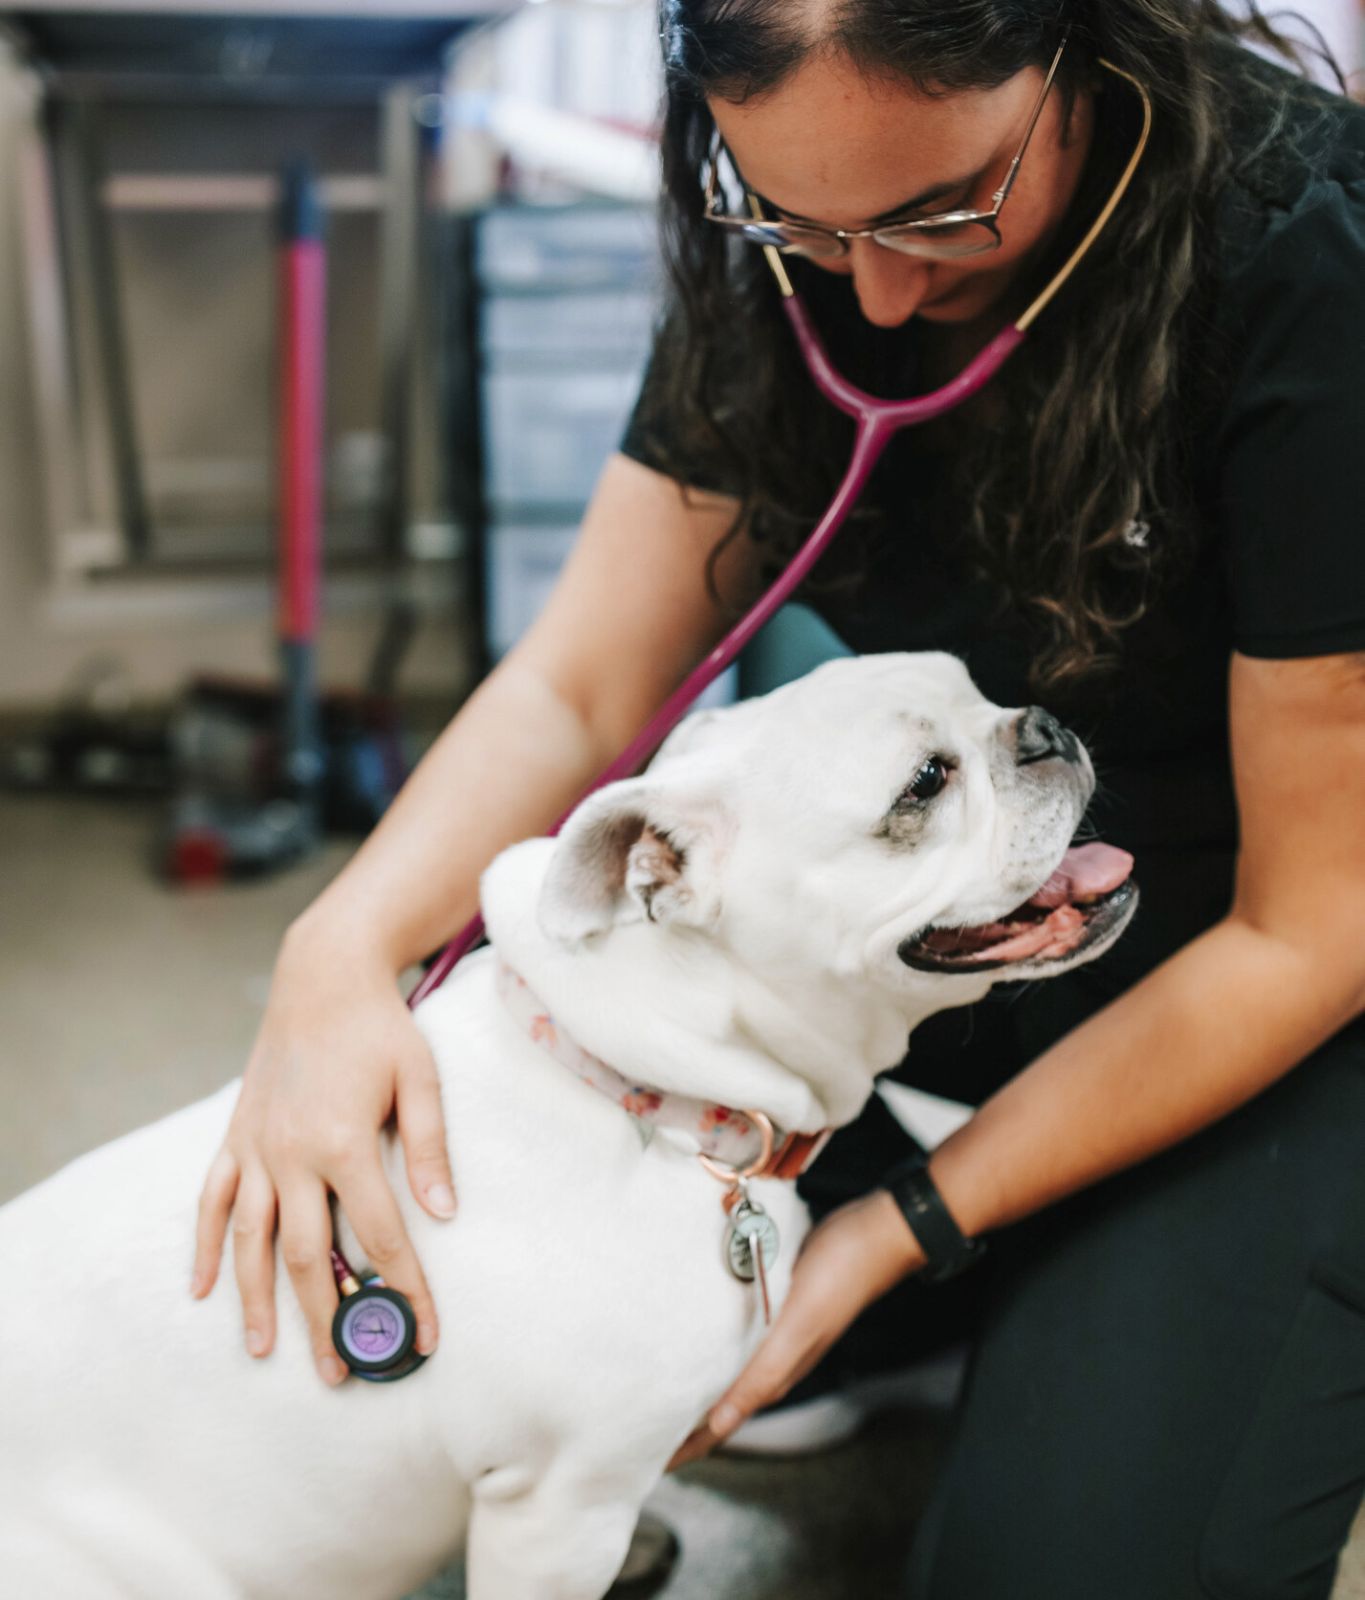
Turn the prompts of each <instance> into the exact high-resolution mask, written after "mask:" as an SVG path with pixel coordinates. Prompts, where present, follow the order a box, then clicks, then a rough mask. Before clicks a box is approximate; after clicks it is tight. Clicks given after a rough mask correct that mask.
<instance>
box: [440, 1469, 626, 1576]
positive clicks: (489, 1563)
mask: <svg viewBox="0 0 1365 1600" xmlns="http://www.w3.org/2000/svg"><path fill="white" fill-rule="evenodd" d="M615 1487H618V1486H616V1485H610V1486H604V1484H603V1481H602V1479H601V1478H600V1477H599V1478H597V1479H595V1480H594V1481H593V1482H592V1483H591V1484H590V1485H589V1484H586V1483H582V1482H573V1483H568V1482H564V1481H562V1480H561V1481H556V1479H555V1478H554V1476H553V1474H551V1475H547V1476H546V1477H544V1478H541V1479H539V1480H538V1481H534V1482H530V1483H527V1482H526V1481H525V1476H524V1474H522V1473H519V1472H513V1471H512V1470H510V1469H509V1470H507V1471H494V1472H490V1473H488V1474H486V1475H485V1476H484V1477H483V1478H481V1479H480V1480H479V1482H478V1484H477V1485H476V1486H475V1491H474V1512H473V1516H472V1519H471V1521H470V1525H469V1555H468V1568H467V1581H468V1597H469V1600H601V1596H602V1595H604V1594H605V1593H606V1592H607V1590H608V1589H609V1588H610V1587H611V1585H612V1582H613V1580H614V1579H615V1577H616V1575H617V1573H618V1572H620V1570H621V1566H622V1563H623V1562H624V1561H625V1559H626V1552H627V1551H628V1550H629V1548H630V1537H631V1534H632V1533H633V1532H634V1530H635V1523H636V1519H637V1517H638V1516H639V1512H640V1507H641V1505H642V1504H643V1503H644V1499H645V1495H646V1494H647V1492H648V1489H649V1484H648V1483H645V1482H641V1483H639V1484H638V1485H632V1486H631V1489H630V1490H629V1491H627V1492H626V1493H625V1494H622V1495H620V1496H619V1497H618V1496H615V1495H613V1494H612V1489H613V1488H615Z"/></svg>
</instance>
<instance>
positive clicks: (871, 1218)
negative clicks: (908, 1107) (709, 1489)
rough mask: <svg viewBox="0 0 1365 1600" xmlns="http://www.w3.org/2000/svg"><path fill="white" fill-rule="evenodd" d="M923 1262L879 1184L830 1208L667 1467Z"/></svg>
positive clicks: (703, 1444) (785, 1386)
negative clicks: (725, 1386) (717, 1395)
mask: <svg viewBox="0 0 1365 1600" xmlns="http://www.w3.org/2000/svg"><path fill="white" fill-rule="evenodd" d="M923 1265H924V1256H923V1254H922V1252H921V1251H920V1248H919V1246H918V1245H917V1244H916V1243H915V1238H914V1235H913V1234H912V1233H911V1232H910V1229H909V1228H908V1227H907V1226H906V1223H905V1218H904V1217H903V1216H902V1215H901V1212H900V1208H899V1207H898V1206H897V1204H896V1202H895V1201H894V1200H893V1199H892V1198H891V1196H890V1194H888V1193H887V1192H886V1190H884V1189H878V1190H875V1191H874V1192H873V1193H872V1194H868V1195H864V1196H863V1197H862V1198H861V1199H858V1200H854V1201H851V1202H850V1203H849V1204H848V1205H845V1206H840V1208H839V1209H838V1210H837V1211H833V1212H831V1213H830V1215H829V1216H827V1217H826V1218H825V1220H824V1221H823V1222H822V1223H820V1224H819V1226H818V1227H816V1228H813V1229H812V1230H811V1232H810V1233H809V1234H808V1235H807V1237H806V1242H805V1245H804V1246H803V1248H802V1250H801V1254H800V1256H799V1257H798V1258H797V1262H796V1266H795V1268H794V1269H793V1271H792V1283H791V1290H790V1292H789V1293H788V1295H787V1300H786V1304H785V1305H784V1306H783V1307H782V1310H781V1311H780V1312H779V1313H778V1316H777V1320H776V1322H774V1323H773V1325H772V1328H771V1329H770V1331H769V1333H768V1336H767V1338H766V1339H764V1341H763V1343H762V1344H761V1345H760V1346H759V1347H758V1350H757V1351H756V1352H755V1353H754V1356H753V1358H752V1360H751V1361H750V1362H749V1364H748V1366H747V1367H745V1369H744V1371H743V1372H742V1373H740V1375H739V1377H738V1378H737V1379H736V1380H735V1382H734V1383H733V1384H732V1385H731V1386H730V1389H729V1391H728V1393H726V1394H725V1395H724V1396H723V1397H722V1399H721V1400H719V1401H718V1402H717V1403H716V1405H714V1406H713V1407H712V1408H711V1413H710V1415H709V1416H708V1417H707V1419H706V1421H705V1422H704V1423H703V1424H702V1425H701V1426H700V1427H699V1428H697V1429H696V1431H695V1432H694V1433H692V1434H691V1435H690V1436H689V1438H688V1439H687V1440H686V1442H685V1443H684V1444H683V1445H682V1446H681V1448H680V1449H679V1450H678V1451H677V1453H676V1454H675V1455H674V1457H673V1459H672V1461H670V1462H669V1470H670V1471H671V1470H672V1469H673V1468H674V1467H681V1466H685V1465H686V1464H687V1463H688V1462H689V1461H695V1460H697V1459H698V1458H699V1457H701V1456H704V1455H706V1454H708V1453H709V1452H710V1451H711V1450H714V1449H715V1447H716V1446H717V1445H718V1444H722V1443H724V1441H725V1440H726V1439H728V1438H729V1436H730V1435H731V1434H732V1433H733V1432H734V1431H735V1429H736V1428H738V1427H739V1425H740V1424H741V1423H742V1422H744V1421H746V1420H747V1419H748V1418H749V1417H751V1416H752V1415H753V1414H754V1412H755V1411H758V1410H761V1409H762V1407H764V1406H768V1405H772V1403H773V1402H774V1401H775V1400H780V1399H781V1398H782V1396H783V1395H784V1394H786V1393H787V1391H788V1390H789V1389H790V1388H791V1387H792V1386H793V1384H795V1383H797V1382H799V1380H800V1379H802V1378H804V1377H805V1375H806V1374H807V1373H808V1372H809V1371H810V1370H811V1368H812V1367H813V1366H814V1365H815V1364H816V1362H817V1361H819V1360H820V1358H821V1356H823V1355H824V1353H825V1352H826V1351H827V1350H828V1349H829V1348H830V1346H831V1345H832V1344H833V1343H834V1342H835V1340H837V1339H838V1338H839V1337H840V1335H841V1334H843V1333H844V1332H845V1331H846V1329H847V1328H848V1327H849V1325H850V1324H851V1323H852V1322H853V1321H854V1319H855V1318H856V1317H858V1316H859V1315H860V1314H861V1313H862V1312H863V1311H864V1310H866V1308H867V1307H868V1306H870V1305H871V1304H872V1302H873V1301H874V1300H878V1299H880V1298H881V1296H882V1295H884V1294H885V1293H886V1292H887V1291H888V1290H889V1289H892V1288H894V1287H895V1285H896V1284H898V1283H899V1282H900V1281H901V1279H902V1278H904V1277H906V1276H907V1275H908V1274H909V1273H911V1272H914V1271H915V1270H916V1269H917V1268H919V1267H922V1266H923Z"/></svg>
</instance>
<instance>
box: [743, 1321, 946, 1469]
mask: <svg viewBox="0 0 1365 1600" xmlns="http://www.w3.org/2000/svg"><path fill="white" fill-rule="evenodd" d="M966 1359H967V1348H966V1346H965V1345H955V1346H953V1347H952V1348H951V1349H948V1350H944V1351H942V1352H941V1353H939V1354H938V1355H936V1356H933V1357H932V1358H931V1359H929V1360H927V1361H921V1362H918V1363H917V1364H916V1365H915V1366H913V1367H899V1368H895V1369H893V1370H890V1371H886V1372H871V1373H865V1374H862V1375H859V1376H855V1377H848V1378H846V1377H843V1376H842V1375H841V1374H840V1373H839V1372H838V1371H837V1370H836V1369H835V1368H834V1367H833V1366H832V1365H831V1364H829V1363H827V1362H822V1363H821V1364H820V1365H819V1366H818V1367H816V1368H815V1370H814V1371H813V1372H810V1373H808V1374H807V1375H806V1377H804V1378H802V1380H801V1382H800V1383H798V1384H797V1385H796V1386H795V1387H794V1388H793V1389H792V1390H791V1391H790V1392H789V1393H788V1394H786V1395H784V1396H783V1398H782V1399H781V1400H779V1401H777V1403H776V1404H775V1405H771V1406H767V1407H765V1408H764V1409H763V1410H762V1411H758V1412H755V1413H754V1415H753V1416H752V1417H750V1418H749V1420H748V1421H747V1422H745V1423H743V1424H742V1425H741V1426H740V1427H738V1428H736V1429H735V1431H734V1432H733V1433H732V1434H731V1435H730V1437H729V1438H728V1439H727V1440H726V1441H725V1443H724V1444H723V1445H721V1446H720V1449H721V1450H722V1451H724V1452H725V1453H726V1454H727V1455H738V1456H804V1455H814V1454H816V1453H817V1452H818V1451H821V1450H832V1449H833V1448H834V1447H835V1446H836V1445H841V1444H846V1443H847V1442H848V1441H849V1440H850V1439H852V1438H853V1437H854V1436H855V1435H856V1434H858V1433H860V1432H861V1431H862V1429H863V1427H864V1426H865V1425H866V1424H867V1423H868V1422H870V1421H871V1420H872V1418H873V1417H876V1416H880V1415H881V1414H882V1413H883V1412H887V1411H935V1412H946V1411H951V1410H952V1408H953V1405H954V1403H955V1401H956V1400H957V1393H958V1390H959V1388H960V1387H961V1385H962V1374H963V1371H964V1368H965V1366H966Z"/></svg>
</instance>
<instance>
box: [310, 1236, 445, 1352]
mask: <svg viewBox="0 0 1365 1600" xmlns="http://www.w3.org/2000/svg"><path fill="white" fill-rule="evenodd" d="M339 1254H340V1253H339V1252H338V1251H336V1250H335V1249H334V1250H333V1257H334V1259H335V1258H336V1257H337V1256H339ZM341 1260H342V1265H343V1266H344V1268H345V1270H344V1272H343V1271H342V1270H341V1269H340V1268H338V1270H337V1283H338V1287H339V1288H340V1290H341V1304H340V1305H339V1306H338V1307H337V1308H336V1314H335V1315H334V1316H333V1318H332V1345H333V1347H334V1348H335V1350H336V1353H337V1354H338V1355H339V1356H340V1357H341V1359H342V1360H343V1361H344V1362H345V1363H346V1365H347V1367H348V1368H349V1369H350V1370H351V1372H353V1373H354V1374H355V1376H356V1377H357V1378H363V1379H364V1380H365V1382H366V1383H396V1382H397V1381H398V1379H399V1378H406V1377H407V1376H408V1375H409V1374H410V1373H413V1372H416V1371H417V1369H418V1367H420V1366H421V1365H422V1364H423V1362H425V1360H426V1359H427V1358H426V1357H425V1356H424V1355H419V1354H418V1353H417V1351H416V1350H414V1349H413V1346H414V1344H415V1343H416V1342H417V1318H416V1317H415V1316H414V1315H413V1310H412V1307H411V1305H409V1303H408V1299H407V1296H406V1295H404V1294H401V1293H400V1292H399V1291H398V1290H397V1289H390V1288H389V1286H388V1285H387V1284H386V1283H385V1282H384V1280H383V1279H382V1278H380V1277H372V1278H367V1279H365V1280H364V1281H363V1282H362V1281H361V1280H360V1279H358V1278H357V1277H356V1276H355V1274H354V1273H353V1272H352V1271H351V1270H350V1267H349V1265H347V1264H346V1263H345V1258H344V1257H342V1258H341Z"/></svg>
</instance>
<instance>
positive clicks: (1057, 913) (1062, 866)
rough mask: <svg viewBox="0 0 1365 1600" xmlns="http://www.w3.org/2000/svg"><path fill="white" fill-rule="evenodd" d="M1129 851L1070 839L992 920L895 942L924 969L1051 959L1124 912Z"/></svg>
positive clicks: (1089, 940)
mask: <svg viewBox="0 0 1365 1600" xmlns="http://www.w3.org/2000/svg"><path fill="white" fill-rule="evenodd" d="M1132 871H1133V858H1132V856H1130V855H1129V854H1128V852H1127V851H1126V850H1118V849H1116V848H1115V847H1114V846H1113V845H1108V844H1083V845H1073V846H1072V848H1071V849H1070V850H1068V851H1067V853H1066V854H1065V855H1064V856H1063V857H1062V859H1061V861H1060V862H1059V864H1058V866H1057V870H1056V871H1055V872H1054V873H1053V874H1052V876H1051V877H1050V878H1049V879H1048V880H1047V882H1046V883H1045V884H1044V885H1043V887H1042V888H1041V889H1039V891H1038V892H1037V894H1035V895H1033V896H1032V897H1031V898H1030V899H1028V900H1026V901H1025V902H1024V903H1023V905H1021V906H1019V907H1018V908H1017V909H1016V910H1014V911H1011V912H1010V914H1009V915H1008V916H1007V917H1002V918H1001V919H1000V920H999V921H998V922H987V923H983V924H982V925H981V926H980V927H976V928H929V929H926V931H925V932H924V933H922V934H919V935H918V936H917V937H916V938H913V939H907V940H906V941H905V943H904V944H902V945H901V947H900V958H901V960H902V961H903V962H905V964H906V966H908V967H915V968H918V969H919V970H920V971H923V972H953V971H957V972H961V971H968V970H970V971H972V972H981V971H985V970H989V969H991V968H994V967H1005V966H1013V965H1014V964H1015V963H1016V962H1022V961H1054V960H1059V959H1060V958H1061V957H1063V956H1070V955H1075V954H1076V953H1077V952H1078V951H1080V950H1082V949H1084V948H1085V947H1086V946H1087V945H1091V944H1094V943H1095V941H1096V940H1098V939H1100V938H1103V936H1104V935H1105V934H1106V933H1108V932H1109V931H1110V930H1111V929H1112V928H1113V927H1114V926H1115V924H1116V923H1117V922H1119V921H1120V920H1121V919H1122V918H1123V917H1124V915H1125V914H1126V913H1127V911H1128V909H1129V907H1130V906H1131V905H1132V903H1133V900H1134V897H1135V896H1136V894H1137V889H1136V888H1135V887H1134V885H1133V883H1132V882H1131V874H1132Z"/></svg>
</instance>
